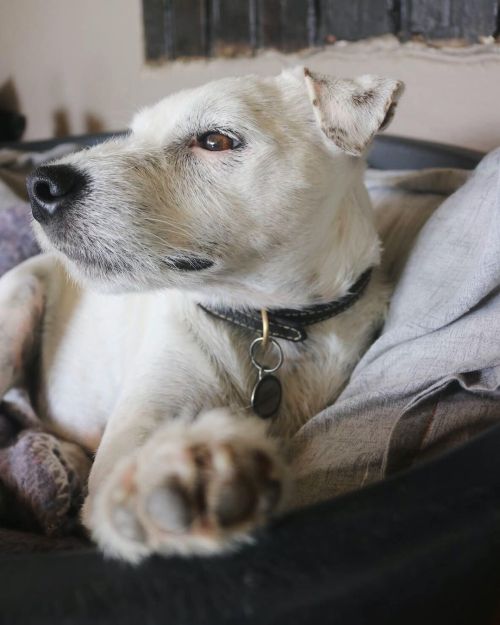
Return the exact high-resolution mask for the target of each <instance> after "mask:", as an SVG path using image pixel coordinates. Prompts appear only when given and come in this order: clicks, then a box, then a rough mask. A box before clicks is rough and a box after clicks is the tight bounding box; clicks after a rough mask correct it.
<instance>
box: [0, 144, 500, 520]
mask: <svg viewBox="0 0 500 625" xmlns="http://www.w3.org/2000/svg"><path fill="white" fill-rule="evenodd" d="M70 149H71V148H70ZM50 156H52V155H49V157H50ZM39 158H40V157H37V159H39ZM42 158H43V157H42ZM3 161H4V166H3V168H0V275H1V273H2V272H4V271H5V270H6V269H8V268H9V267H11V266H13V265H14V264H16V263H17V262H20V261H21V260H22V259H23V258H25V257H26V256H29V255H31V254H32V253H34V252H35V250H36V247H35V246H34V244H33V240H32V237H31V233H30V229H29V224H28V220H27V218H26V215H27V214H29V211H28V207H27V205H26V204H25V200H24V199H23V197H22V194H23V191H22V182H21V180H22V177H23V175H24V173H25V171H26V169H27V168H29V165H30V162H29V157H28V158H27V157H26V156H25V157H23V159H22V161H20V160H19V158H18V156H17V155H15V154H10V155H8V154H3ZM1 162H2V153H1V152H0V163H1ZM499 165H500V151H497V152H494V153H492V154H490V155H489V156H488V157H487V158H485V159H484V161H483V162H482V163H481V165H480V166H479V167H478V169H477V171H476V172H475V173H474V175H473V176H471V177H470V179H469V180H468V178H469V176H468V174H467V173H466V172H463V171H459V170H425V171H421V172H375V171H369V172H368V173H367V185H368V188H369V191H370V195H371V197H372V200H373V202H374V205H375V209H376V213H377V219H378V222H379V229H380V232H381V235H382V238H383V240H384V245H385V254H384V264H385V269H386V271H387V273H388V275H389V276H390V277H391V279H392V280H393V281H394V283H396V284H397V286H396V289H395V292H394V296H393V300H392V304H391V308H390V311H389V315H388V318H387V322H386V324H385V327H384V328H383V331H382V333H381V335H380V337H379V338H378V340H377V341H375V343H374V344H373V345H372V347H371V349H370V350H369V351H368V352H367V353H366V355H365V356H364V357H363V359H362V360H361V361H360V363H359V364H358V366H357V367H356V369H355V371H354V373H353V375H352V378H351V381H350V383H349V384H348V386H347V387H346V388H345V390H344V392H343V393H342V395H341V396H340V398H339V399H338V400H337V402H336V403H335V405H334V406H331V407H329V408H327V409H326V410H324V411H323V412H321V413H320V414H318V415H316V416H315V417H313V418H312V419H311V420H310V421H309V422H308V423H307V425H305V426H304V427H303V428H302V429H301V430H300V432H299V433H298V434H297V435H296V436H295V438H294V440H293V442H292V446H291V454H290V460H291V462H292V465H293V467H294V471H295V474H296V475H297V484H296V488H295V489H294V491H295V501H294V503H295V505H304V504H307V503H309V502H311V501H316V500H318V499H326V498H328V497H331V496H334V495H337V494H340V493H343V492H346V491H348V490H352V489H355V488H359V487H361V486H363V485H365V484H368V483H370V482H373V481H375V480H379V479H381V478H383V477H384V476H386V475H388V474H391V473H393V472H395V471H398V470H401V469H404V468H406V467H409V466H411V465H413V464H414V463H416V462H419V461H421V460H422V459H425V458H427V457H430V456H432V455H434V454H436V453H439V452H440V451H442V450H443V449H445V448H448V447H450V446H452V445H456V444H457V443H460V442H461V441H465V440H467V439H468V438H469V437H470V436H472V435H473V434H475V433H476V432H479V431H480V430H483V429H485V428H486V427H488V426H489V425H490V424H491V423H493V422H495V421H496V420H497V419H498V418H499V417H500V404H499V403H498V401H497V400H498V387H499V371H500V370H499V369H498V364H499V360H500V338H497V337H500V332H499V330H500V297H499V293H498V284H499V283H500V249H499V248H500V236H499V235H500V232H499V230H500V219H499V218H500V215H499V210H500V206H499V179H498V178H499V170H500V167H499ZM2 181H3V182H2ZM464 183H465V184H464ZM462 185H463V186H462ZM12 189H14V190H15V193H13V192H12ZM456 189H458V191H456V192H455V193H454V194H453V195H451V196H450V197H449V198H448V199H447V200H446V201H444V202H443V200H445V199H446V197H447V196H449V195H450V194H451V193H453V192H454V191H455V190H456ZM441 204H442V205H441ZM440 205H441V206H440ZM438 207H439V208H438ZM437 208H438V210H436V209H437ZM430 215H432V217H431V218H430V219H429V220H428V218H429V216H430ZM427 220H428V221H427ZM424 224H425V225H424ZM422 227H423V228H422ZM421 228H422V230H421ZM4 413H5V410H4ZM4 418H5V414H2V412H1V410H0V431H1V428H2V419H4ZM11 418H12V411H11ZM35 419H36V417H35ZM23 423H24V425H22V427H21V428H18V426H16V428H18V429H17V430H16V431H15V435H13V436H11V437H10V438H9V439H8V443H6V446H5V447H4V450H3V458H4V459H5V458H7V465H6V461H4V462H3V464H2V463H1V462H0V480H3V482H4V484H5V485H7V486H9V488H10V489H11V490H12V489H13V490H14V491H15V494H16V497H17V500H18V501H20V500H23V497H24V500H25V501H26V493H23V492H22V488H23V484H24V483H25V481H24V482H23V481H22V480H18V484H17V485H16V483H14V482H15V480H14V481H13V480H12V475H14V477H15V474H16V470H18V469H16V468H15V467H14V465H13V462H10V464H9V462H8V459H9V458H13V457H14V456H15V454H13V453H12V450H13V449H14V446H15V445H17V446H18V447H17V448H18V450H19V453H18V461H19V454H21V456H22V454H23V453H25V454H27V455H25V456H22V458H21V461H20V462H21V464H22V466H23V470H24V471H28V472H29V467H30V466H33V464H30V456H29V454H28V451H29V448H30V446H29V445H24V447H23V446H22V445H21V441H22V439H23V437H26V436H27V434H30V436H32V439H33V436H34V437H35V439H37V437H39V436H41V435H42V434H43V428H42V427H41V425H40V424H39V423H38V424H35V423H34V422H33V421H31V422H26V421H25V422H23ZM9 427H10V426H9ZM9 431H10V430H9ZM45 436H47V434H46V433H45ZM52 444H53V445H55V446H57V447H58V449H59V451H58V453H59V454H61V453H62V462H63V464H64V463H66V465H68V463H69V462H73V463H74V462H75V460H74V457H73V459H71V458H66V453H67V450H66V448H64V446H63V448H62V451H61V449H60V446H59V444H58V442H57V440H56V439H54V440H52ZM25 448H26V450H27V451H23V450H25ZM9 453H10V456H9ZM0 455H1V454H0ZM70 455H71V454H70ZM49 456H50V454H47V458H48V457H49ZM59 457H60V458H61V455H60V456H59ZM47 458H45V460H44V459H43V458H42V459H41V460H39V462H42V464H43V462H47ZM19 466H20V465H19ZM47 466H48V465H47ZM83 466H84V465H83V464H81V465H78V467H83ZM84 472H85V470H83V473H84ZM7 474H8V475H10V476H11V479H10V482H9V480H8V479H6V475H7ZM47 476H48V473H47V471H46V472H45V473H44V479H43V480H39V482H36V484H35V487H34V490H35V491H36V492H35V493H31V494H30V497H31V498H33V497H35V496H36V497H37V498H38V500H37V501H38V504H39V509H40V510H41V511H42V512H43V510H44V505H43V502H44V499H45V500H46V501H47V502H48V501H49V500H50V499H51V497H53V492H54V484H53V483H51V480H50V479H48V477H47ZM32 477H33V476H32ZM82 479H83V475H82V478H81V479H78V480H76V481H75V480H74V481H73V482H72V483H71V484H70V481H68V484H69V487H68V488H66V489H65V490H64V493H63V495H62V496H63V498H64V497H65V498H66V500H65V501H64V502H63V503H64V505H65V506H67V509H68V510H73V509H74V507H75V502H76V501H78V498H79V497H80V496H81V491H82V484H81V480H82ZM32 483H33V480H32ZM37 489H38V490H37ZM51 489H52V490H51ZM58 492H59V491H58ZM60 501H61V502H62V500H60ZM62 509H63V508H62V507H61V508H60V510H62ZM1 512H2V511H1V507H0V515H1ZM42 512H40V513H39V517H40V518H41V519H42V521H41V522H40V521H39V523H40V525H41V526H42V528H43V529H45V531H47V526H49V525H50V523H52V526H51V527H54V525H53V524H54V523H55V524H56V527H57V531H62V530H65V529H66V528H67V527H69V526H68V525H67V524H65V523H63V520H62V517H61V515H60V514H59V516H57V515H55V514H54V515H52V517H50V515H49V517H50V518H45V517H43V514H42ZM0 522H1V519H0Z"/></svg>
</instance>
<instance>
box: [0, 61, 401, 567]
mask: <svg viewBox="0 0 500 625" xmlns="http://www.w3.org/2000/svg"><path fill="white" fill-rule="evenodd" d="M401 92H402V84H401V83H400V82H398V81H396V80H389V79H384V78H379V77H376V76H362V77H360V78H357V79H355V80H342V79H337V78H333V77H329V76H326V75H320V74H316V73H314V72H310V71H309V70H304V69H296V70H293V71H286V72H283V73H282V74H281V75H280V76H278V77H276V78H258V77H255V76H247V77H243V78H231V79H225V80H221V81H217V82H214V83H210V84H208V85H206V86H204V87H201V88H199V89H194V90H190V91H184V92H181V93H178V94H176V95H173V96H170V97H168V98H166V99H165V100H163V101H162V102H160V103H159V104H157V105H156V106H153V107H151V108H148V109H145V110H143V111H142V112H140V113H139V114H138V115H137V117H136V118H135V120H134V122H133V124H132V128H131V131H130V133H129V134H128V135H127V136H126V137H124V138H120V139H116V140H112V141H109V142H107V143H105V144H103V145H99V146H97V147H95V148H92V149H89V150H85V151H82V152H79V153H76V154H73V155H70V156H67V157H64V158H62V159H61V160H59V161H57V162H55V163H53V164H50V165H48V166H43V167H40V168H39V169H37V170H36V171H35V172H34V173H33V174H32V175H31V177H30V179H29V181H28V189H29V193H30V198H31V202H32V207H33V215H34V217H35V219H36V221H37V222H38V223H36V224H35V226H36V234H37V237H38V240H39V241H40V243H41V245H42V246H43V247H44V248H45V250H46V251H47V252H48V253H47V254H45V255H42V256H39V257H36V258H34V259H32V260H29V261H27V262H25V263H23V264H22V265H20V266H19V267H17V268H15V269H14V270H13V271H11V272H10V273H8V274H7V275H6V276H4V278H2V280H1V281H0V397H1V396H3V395H4V394H5V393H6V392H7V391H8V390H9V389H11V388H13V387H20V386H22V385H25V384H26V383H27V372H28V371H30V372H31V373H33V372H34V376H31V377H30V380H31V382H30V384H31V387H30V388H31V394H32V398H33V401H34V403H35V405H36V408H37V410H38V413H39V414H40V415H41V416H42V418H43V419H45V420H46V421H47V422H48V423H49V424H50V426H51V428H52V429H53V430H54V431H55V432H57V433H58V434H59V435H60V436H62V437H64V438H67V439H69V440H72V441H75V442H78V443H80V444H81V445H83V446H84V447H86V448H87V449H88V450H91V451H96V450H97V455H96V458H95V462H94V466H93V469H92V472H91V475H90V480H89V495H88V498H87V501H86V504H85V506H84V513H83V518H84V523H85V524H86V525H87V526H88V527H89V528H90V530H91V532H92V535H93V537H94V538H95V539H96V540H97V542H98V543H99V545H100V546H101V547H102V549H103V550H104V551H105V552H107V553H109V554H112V555H114V556H117V557H120V558H123V559H126V560H129V561H138V560H140V559H141V558H143V557H144V556H147V555H148V554H151V553H164V554H168V553H174V552H176V553H185V554H191V553H213V552H217V551H221V550H224V549H227V548H231V547H232V546H234V545H235V544H237V543H238V542H241V541H244V540H248V539H249V536H251V532H252V530H254V529H255V528H256V527H257V526H259V525H260V524H262V523H264V522H265V521H266V519H268V518H269V517H270V516H271V515H274V514H276V513H277V512H278V511H280V510H284V509H286V506H287V492H290V489H292V488H293V476H288V475H287V468H286V461H285V452H286V441H287V439H288V438H289V437H290V436H291V435H293V434H294V433H295V432H296V431H297V430H298V429H299V428H300V427H301V426H302V425H303V424H304V423H305V422H306V421H307V420H308V419H309V418H310V417H311V416H313V415H314V414H315V413H317V412H318V411H319V410H321V409H322V408H324V407H325V406H326V405H328V404H330V403H331V402H333V401H334V400H335V398H336V397H337V396H338V394H339V392H340V391H341V389H342V388H343V386H344V385H345V384H346V381H347V380H348V378H349V375H350V373H351V371H352V369H353V367H354V365H355V363H356V362H357V360H358V359H359V358H360V356H361V354H362V353H363V351H364V350H365V349H366V348H367V346H368V345H369V343H370V340H371V339H372V338H373V335H374V333H375V332H376V330H377V328H378V327H379V325H380V323H381V321H382V319H383V315H384V312H385V308H386V304H387V299H388V289H387V288H386V287H385V286H384V283H383V280H382V279H381V276H380V272H379V270H377V269H376V266H377V265H378V264H379V260H380V246H379V239H378V236H377V233H376V230H375V226H374V218H373V212H372V208H371V205H370V202H369V198H368V195H367V192H366V189H365V187H364V185H363V171H364V163H363V159H362V156H363V154H364V152H365V150H366V148H367V146H368V144H369V142H370V141H371V139H372V138H373V136H374V135H375V133H376V132H377V131H378V130H379V129H381V128H383V127H385V125H387V123H388V122H389V120H390V118H391V116H392V113H393V111H394V108H395V104H396V101H397V99H398V97H399V96H400V94H401ZM373 268H375V269H374V270H373V271H372V269H373ZM65 270H67V271H68V272H69V275H70V276H71V277H72V278H73V280H68V278H67V274H66V271H65ZM266 311H267V312H266ZM258 337H261V338H258ZM256 338H258V340H257V341H255V339H256ZM251 345H252V348H251ZM250 351H251V352H252V353H251V354H250ZM251 356H253V358H254V364H252V358H251ZM280 361H282V363H281V367H280V368H279V371H278V370H276V372H274V373H272V372H271V371H270V370H272V369H275V368H276V367H278V366H279V365H280ZM259 380H260V381H259ZM278 380H279V381H278ZM258 415H260V416H258Z"/></svg>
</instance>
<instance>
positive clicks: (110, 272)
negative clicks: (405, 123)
mask: <svg viewBox="0 0 500 625" xmlns="http://www.w3.org/2000/svg"><path fill="white" fill-rule="evenodd" d="M401 91H402V84H401V83H400V82H398V81H396V80H389V79H384V78H378V77H375V76H362V77H360V78H358V79H355V80H342V79H337V78H333V77H329V76H326V75H322V74H317V73H314V72H311V71H309V70H307V69H305V70H304V69H303V68H299V69H295V70H293V71H286V72H283V73H282V74H281V75H280V76H278V77H275V78H259V77H256V76H247V77H242V78H229V79H224V80H219V81H217V82H213V83H209V84H207V85H205V86H203V87H200V88H198V89H193V90H189V91H183V92H180V93H177V94H175V95H172V96H170V97H168V98H166V99H165V100H163V101H161V102H160V103H158V104H156V105H155V106H152V107H150V108H147V109H145V110H143V111H141V112H140V113H139V114H138V115H137V116H136V117H135V119H134V121H133V123H132V126H131V129H130V132H129V133H128V134H127V136H125V137H123V138H118V139H113V140H110V141H108V142H106V143H104V144H102V145H99V146H97V147H94V148H91V149H88V150H84V151H81V152H78V153H76V154H73V155H70V156H67V157H65V158H63V159H61V160H59V161H56V162H54V163H52V164H50V165H47V166H43V167H41V168H39V169H38V170H36V171H35V172H34V173H33V174H32V175H31V176H30V178H29V180H28V190H29V194H30V199H31V203H32V208H33V215H34V217H35V220H36V221H37V222H38V223H37V224H36V232H37V236H38V239H39V241H40V243H41V244H42V246H43V247H44V248H46V249H50V250H52V251H55V252H56V253H57V254H58V255H60V256H61V258H62V259H63V260H64V262H65V263H66V264H67V266H68V268H69V270H70V272H71V273H72V274H73V275H74V276H75V277H76V278H78V279H82V280H85V281H87V282H91V283H94V284H96V285H97V286H98V287H101V288H108V289H111V290H115V291H120V290H140V289H151V288H163V287H176V288H185V289H189V290H192V291H195V292H205V293H208V294H210V293H220V294H222V297H225V295H224V294H226V293H227V292H232V293H235V292H238V293H239V297H241V294H243V293H247V294H248V296H249V298H250V301H251V302H252V303H260V305H268V304H269V302H267V303H266V304H265V303H264V302H263V301H260V299H262V300H265V297H264V296H263V297H262V298H260V295H259V294H260V293H261V292H262V293H265V292H267V291H269V289H270V288H271V287H270V283H269V276H270V275H271V274H272V275H273V276H274V278H273V279H274V284H275V286H276V290H277V291H280V289H282V290H283V292H285V291H286V287H285V286H284V285H285V283H286V281H287V279H288V278H286V276H285V274H287V273H295V276H297V275H298V273H300V270H299V266H298V264H297V263H298V261H297V259H296V258H294V253H293V251H294V250H295V251H296V250H306V249H307V248H311V246H321V245H322V243H321V242H320V241H319V239H322V238H324V234H325V227H326V221H325V210H326V211H327V212H328V219H329V220H330V221H331V220H332V219H334V218H335V210H336V206H337V205H338V204H339V202H340V201H341V199H342V198H343V197H344V196H345V195H346V193H348V192H349V189H350V187H351V186H352V184H353V181H354V180H356V181H357V180H360V178H361V172H362V166H360V165H358V162H359V161H360V159H359V158H358V157H360V156H362V155H363V153H364V152H365V150H366V148H367V146H368V144H369V143H370V141H371V139H372V138H373V136H374V135H375V133H376V132H377V131H378V130H379V129H380V128H383V127H384V126H385V125H387V123H388V121H389V119H390V117H391V116H392V113H393V110H394V107H395V103H396V101H397V99H398V97H399V95H400V93H401ZM315 238H316V240H315ZM295 256H296V254H295ZM294 263H296V264H297V268H296V269H297V271H295V272H287V271H286V267H288V268H290V266H291V265H293V264H294ZM300 264H301V265H303V264H304V262H303V261H302V260H301V261H300ZM297 272H298V273H297ZM292 277H293V276H292ZM285 278H286V279H285ZM295 281H297V280H295ZM263 285H264V286H263ZM290 288H291V287H290ZM288 290H290V289H288ZM278 299H279V298H278ZM285 299H286V297H283V301H284V300H285ZM257 300H259V302H257ZM274 303H276V302H274Z"/></svg>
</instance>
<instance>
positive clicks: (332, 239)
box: [198, 167, 380, 309]
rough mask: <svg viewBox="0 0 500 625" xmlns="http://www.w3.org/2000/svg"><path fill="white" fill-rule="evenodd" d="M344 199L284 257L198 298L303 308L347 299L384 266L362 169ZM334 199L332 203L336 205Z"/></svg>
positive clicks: (323, 207) (325, 206)
mask: <svg viewBox="0 0 500 625" xmlns="http://www.w3.org/2000/svg"><path fill="white" fill-rule="evenodd" d="M356 173H357V175H355V176H353V177H352V178H351V180H350V181H349V182H350V183H349V184H347V185H346V186H345V187H344V190H343V193H342V194H341V196H340V197H338V196H339V193H338V189H337V190H336V191H334V192H333V193H332V194H331V195H329V196H328V197H327V198H325V200H324V202H322V203H321V204H320V205H319V206H318V207H317V209H316V211H315V214H314V219H310V220H309V222H310V223H307V221H306V222H305V224H304V228H305V229H307V230H308V231H307V232H305V233H304V236H303V237H302V238H301V240H300V241H287V242H284V243H283V245H282V246H281V252H282V253H280V255H279V256H276V258H275V259H274V260H271V261H269V262H268V263H267V264H266V270H265V272H262V271H259V272H258V273H255V274H252V276H251V277H250V278H249V279H247V280H245V283H244V284H243V285H242V284H241V282H238V283H236V281H235V283H233V284H230V285H228V286H229V288H228V289H226V288H224V289H220V290H219V289H217V288H214V289H213V290H212V293H211V294H210V295H208V296H207V294H206V293H204V294H201V295H200V296H199V297H198V301H200V302H201V303H206V304H207V305H210V306H214V305H215V306H217V305H222V306H227V307H230V308H242V307H249V308H270V309H272V308H300V307H304V306H311V305H315V304H322V303H326V302H331V301H333V300H335V299H338V298H341V297H343V296H344V295H345V294H346V293H348V291H349V289H350V287H352V285H353V284H354V283H355V282H356V280H357V279H358V278H359V277H360V275H361V274H362V273H363V272H364V271H366V270H367V269H368V268H370V267H374V266H376V265H378V264H379V262H380V241H379V238H378V235H377V232H376V228H375V222H374V216H373V208H372V205H371V202H370V199H369V196H368V192H367V190H366V188H365V186H364V183H363V180H362V168H361V167H359V169H358V171H357V172H356ZM332 198H333V200H332Z"/></svg>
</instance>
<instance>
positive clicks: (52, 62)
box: [0, 0, 500, 150]
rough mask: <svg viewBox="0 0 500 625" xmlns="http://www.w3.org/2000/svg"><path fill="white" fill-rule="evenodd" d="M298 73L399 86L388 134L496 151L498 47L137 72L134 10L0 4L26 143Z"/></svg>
mask: <svg viewBox="0 0 500 625" xmlns="http://www.w3.org/2000/svg"><path fill="white" fill-rule="evenodd" d="M297 63H300V64H307V65H309V66H310V67H311V68H313V69H315V70H319V71H324V72H330V73H333V74H338V75H344V76H351V75H356V74H360V73H367V72H375V73H379V74H385V75H388V76H394V77H398V78H401V79H403V80H404V81H405V82H406V84H407V93H406V95H405V97H404V99H403V101H402V103H401V106H400V109H399V112H398V115H397V116H396V119H395V121H394V123H393V125H392V126H391V130H390V132H391V133H392V134H401V135H406V136H410V137H419V138H424V139H431V140H434V141H443V142H446V143H452V144H457V145H463V146H467V147H471V148H475V149H480V150H488V149H491V148H493V147H496V146H498V145H500V113H499V105H498V103H499V102H500V80H499V78H500V47H499V46H498V45H495V44H494V43H489V44H487V45H476V46H472V47H468V48H448V49H439V48H431V47H426V46H424V45H423V44H416V43H407V44H400V43H398V42H397V41H396V39H394V38H391V37H388V38H382V39H377V40H373V41H371V42H359V43H352V44H343V43H339V44H336V45H335V46H333V47H330V48H328V49H326V50H321V51H318V52H314V53H311V52H309V53H302V54H297V55H290V56H283V55H281V54H279V53H277V52H273V51H269V52H264V53H262V54H259V55H258V56H257V57H255V58H240V59H217V60H213V61H203V60H200V61H190V62H188V63H186V62H182V61H178V62H175V63H170V64H169V63H167V64H164V65H158V66H148V65H146V64H145V63H144V53H143V33H142V15H141V3H140V0H105V1H103V0H0V104H1V102H2V92H3V98H4V101H5V99H6V98H7V99H10V100H11V101H12V100H14V99H16V98H17V100H18V103H19V108H20V110H21V111H22V112H24V114H26V115H27V117H28V128H27V131H26V134H25V138H26V139H35V138H44V137H49V136H54V135H63V134H67V133H70V134H71V133H72V134H77V133H82V132H87V131H98V130H109V129H119V128H123V127H124V126H125V125H126V124H127V122H128V120H129V119H130V116H131V115H132V114H133V112H134V111H135V110H137V109H138V108H139V107H141V106H143V105H145V104H148V103H150V102H154V101H155V100H157V99H159V98H161V97H162V96H164V95H167V94H168V93H171V92H173V91H176V90H178V89H181V88H183V87H191V86H195V85H198V84H200V83H202V82H205V81H207V80H211V79H215V78H219V77H222V76H226V75H231V74H235V75H237V74H245V73H249V72H253V73H257V74H272V73H276V72H279V71H280V70H281V69H282V68H283V67H288V66H292V65H295V64H297Z"/></svg>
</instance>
